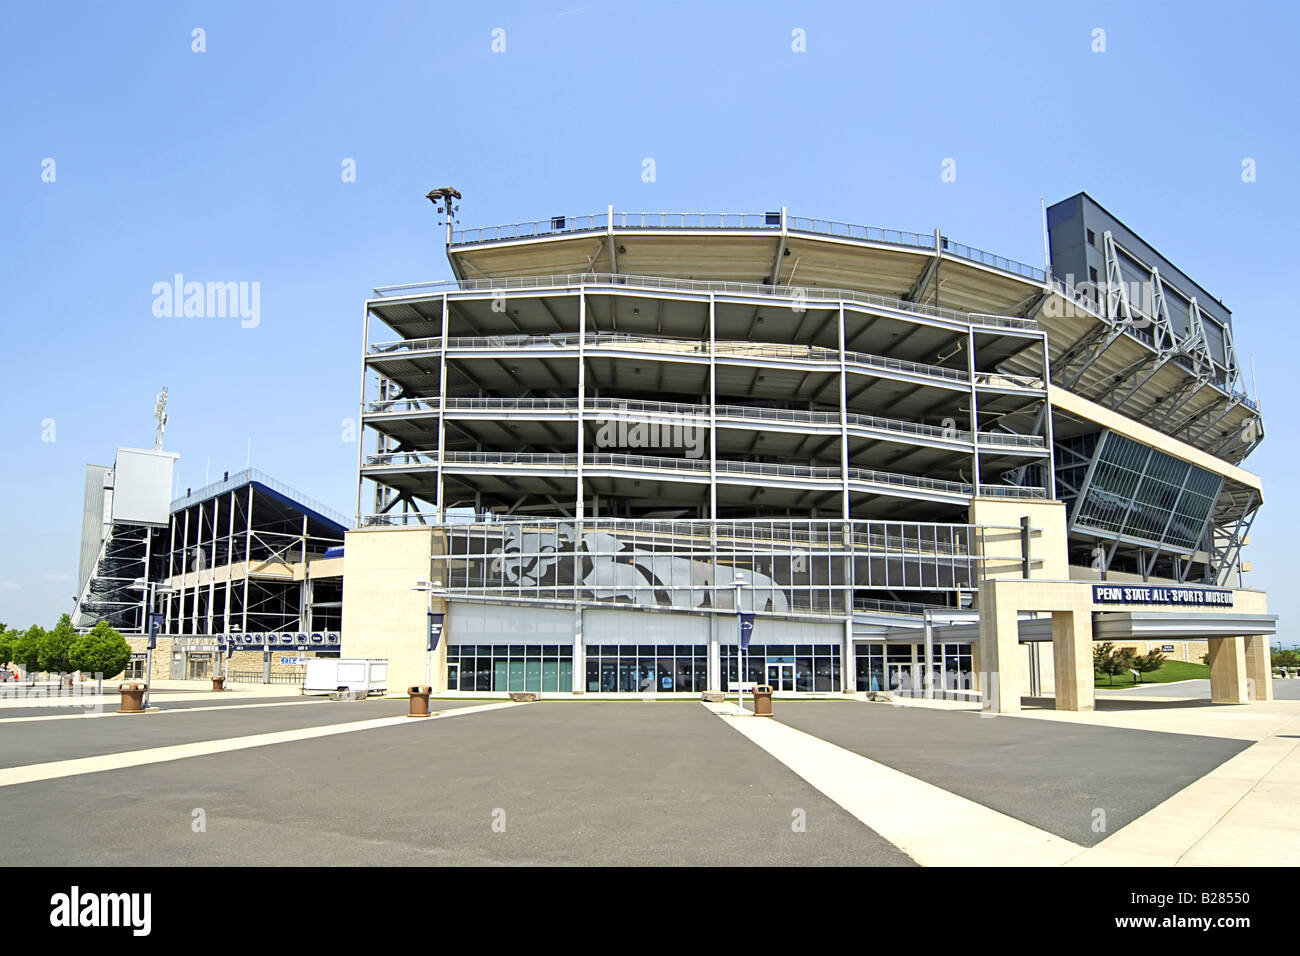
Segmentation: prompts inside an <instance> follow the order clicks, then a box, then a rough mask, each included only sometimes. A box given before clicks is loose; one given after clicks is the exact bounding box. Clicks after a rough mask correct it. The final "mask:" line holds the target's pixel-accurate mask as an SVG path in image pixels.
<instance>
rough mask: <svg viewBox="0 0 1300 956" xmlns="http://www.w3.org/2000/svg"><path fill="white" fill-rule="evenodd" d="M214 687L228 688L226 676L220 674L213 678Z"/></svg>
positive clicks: (219, 688)
mask: <svg viewBox="0 0 1300 956" xmlns="http://www.w3.org/2000/svg"><path fill="white" fill-rule="evenodd" d="M212 689H213V690H225V689H226V679H225V677H223V676H222V675H220V674H218V675H217V676H216V677H214V678H212Z"/></svg>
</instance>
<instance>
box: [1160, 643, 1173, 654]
mask: <svg viewBox="0 0 1300 956" xmlns="http://www.w3.org/2000/svg"><path fill="white" fill-rule="evenodd" d="M1173 652H1174V645H1172V644H1161V645H1160V653H1161V654H1172V653H1173Z"/></svg>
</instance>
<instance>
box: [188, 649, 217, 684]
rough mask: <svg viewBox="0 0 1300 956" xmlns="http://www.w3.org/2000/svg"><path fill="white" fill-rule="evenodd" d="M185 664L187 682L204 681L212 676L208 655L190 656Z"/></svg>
mask: <svg viewBox="0 0 1300 956" xmlns="http://www.w3.org/2000/svg"><path fill="white" fill-rule="evenodd" d="M186 664H187V665H188V667H187V670H188V673H187V674H186V677H187V678H188V679H189V680H206V679H208V678H209V677H211V676H212V658H211V656H210V655H208V654H202V655H199V654H190V655H189V659H188V660H187V661H186Z"/></svg>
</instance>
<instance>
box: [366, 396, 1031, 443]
mask: <svg viewBox="0 0 1300 956" xmlns="http://www.w3.org/2000/svg"><path fill="white" fill-rule="evenodd" d="M578 406H579V402H578V399H576V398H476V397H469V398H448V399H447V400H446V402H445V403H444V405H443V408H444V409H445V411H446V412H447V413H448V414H450V413H454V412H522V413H528V412H566V413H567V412H572V413H575V414H576V413H577V411H578ZM438 407H439V406H438V399H437V397H436V396H434V397H430V398H421V397H402V398H391V399H386V400H382V401H373V402H370V403H369V404H367V406H366V411H367V413H372V414H385V413H389V414H393V415H395V416H400V415H402V414H410V413H429V414H433V415H436V414H437V413H438ZM582 407H583V411H584V412H600V413H605V414H607V415H608V414H609V413H611V412H613V413H619V414H627V415H662V416H665V417H672V418H676V419H678V420H680V421H683V422H686V423H689V424H691V425H700V424H701V423H702V422H708V420H709V407H708V406H707V405H695V404H690V403H686V402H654V401H645V400H642V399H625V398H589V399H587V401H586V402H585V404H583V406H582ZM714 417H715V418H716V419H717V420H718V421H728V422H731V421H762V422H783V423H787V424H793V425H822V426H826V427H828V428H838V427H839V424H840V415H839V412H812V411H807V410H805V409H798V408H769V407H767V406H764V405H718V406H716V407H715V408H714ZM845 423H846V424H847V425H849V426H850V427H853V428H870V429H875V430H877V431H883V432H890V433H893V434H899V435H913V436H916V437H919V438H933V439H936V440H939V441H952V442H962V443H965V444H969V443H970V441H971V433H970V432H969V431H966V430H963V429H957V428H943V427H940V426H938V425H925V424H922V423H920V422H909V421H906V420H904V419H899V418H882V417H880V416H877V415H862V414H859V413H857V412H850V413H848V414H847V415H846V416H845ZM978 439H979V442H980V443H981V444H984V445H1002V446H1011V447H1018V448H1046V447H1047V441H1046V439H1044V438H1043V437H1042V436H1041V435H1017V434H1014V433H1012V432H979V433H978Z"/></svg>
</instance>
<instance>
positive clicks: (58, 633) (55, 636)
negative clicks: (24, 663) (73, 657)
mask: <svg viewBox="0 0 1300 956" xmlns="http://www.w3.org/2000/svg"><path fill="white" fill-rule="evenodd" d="M76 639H77V631H76V628H74V627H73V626H72V618H71V617H69V616H68V615H67V614H64V615H62V616H61V617H60V618H59V623H58V624H55V625H54V630H52V631H49V632H48V633H47V634H46V635H45V637H44V638H43V639H42V640H41V642H40V646H39V649H38V651H37V659H38V661H39V663H40V667H41V670H43V671H45V672H46V673H48V674H66V673H68V671H70V670H72V665H71V663H69V661H68V652H69V651H70V650H72V642H73V641H75V640H76Z"/></svg>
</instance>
